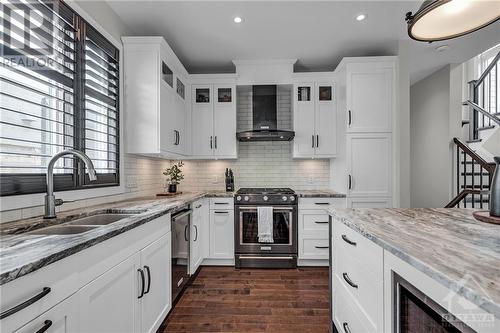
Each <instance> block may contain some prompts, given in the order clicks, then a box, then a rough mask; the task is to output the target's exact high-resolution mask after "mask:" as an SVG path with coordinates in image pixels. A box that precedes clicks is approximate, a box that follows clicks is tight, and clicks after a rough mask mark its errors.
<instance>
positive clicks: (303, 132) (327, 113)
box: [293, 80, 337, 158]
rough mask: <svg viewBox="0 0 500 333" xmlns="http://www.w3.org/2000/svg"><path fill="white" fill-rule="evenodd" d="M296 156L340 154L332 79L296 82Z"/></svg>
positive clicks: (294, 147) (326, 156)
mask: <svg viewBox="0 0 500 333" xmlns="http://www.w3.org/2000/svg"><path fill="white" fill-rule="evenodd" d="M293 123H294V131H295V138H294V142H293V157H294V158H314V157H316V158H331V157H335V156H336V154H337V109H336V100H335V86H334V84H333V82H331V81H327V80H325V81H318V80H316V81H311V82H299V83H296V84H295V85H294V112H293Z"/></svg>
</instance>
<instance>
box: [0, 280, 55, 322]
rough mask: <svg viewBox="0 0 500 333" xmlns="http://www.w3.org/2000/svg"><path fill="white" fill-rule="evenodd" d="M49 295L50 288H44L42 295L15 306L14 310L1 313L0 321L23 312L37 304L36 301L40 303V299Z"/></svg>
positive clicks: (39, 294)
mask: <svg viewBox="0 0 500 333" xmlns="http://www.w3.org/2000/svg"><path fill="white" fill-rule="evenodd" d="M48 293H50V288H49V287H44V288H43V289H42V291H41V292H40V293H38V294H36V295H35V296H33V297H31V298H30V299H28V300H26V301H24V302H22V303H21V304H18V305H16V306H14V307H13V308H10V309H7V310H5V311H3V312H2V313H0V319H4V318H7V317H8V316H11V315H13V314H14V313H16V312H19V311H21V310H22V309H24V308H26V307H28V306H30V305H31V304H33V303H35V302H36V301H38V300H40V299H42V298H43V297H45V296H46V295H47V294H48Z"/></svg>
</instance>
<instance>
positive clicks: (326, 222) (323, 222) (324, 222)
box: [314, 221, 329, 224]
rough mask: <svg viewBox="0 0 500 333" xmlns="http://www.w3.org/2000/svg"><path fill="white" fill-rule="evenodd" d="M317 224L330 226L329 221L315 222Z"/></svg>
mask: <svg viewBox="0 0 500 333" xmlns="http://www.w3.org/2000/svg"><path fill="white" fill-rule="evenodd" d="M314 223H316V224H328V223H329V222H328V221H314Z"/></svg>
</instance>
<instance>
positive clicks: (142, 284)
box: [137, 268, 145, 298]
mask: <svg viewBox="0 0 500 333" xmlns="http://www.w3.org/2000/svg"><path fill="white" fill-rule="evenodd" d="M137 271H138V272H139V275H140V276H141V294H140V295H139V296H138V297H137V298H142V296H144V287H145V286H144V284H145V278H144V271H143V270H142V269H140V268H138V269H137Z"/></svg>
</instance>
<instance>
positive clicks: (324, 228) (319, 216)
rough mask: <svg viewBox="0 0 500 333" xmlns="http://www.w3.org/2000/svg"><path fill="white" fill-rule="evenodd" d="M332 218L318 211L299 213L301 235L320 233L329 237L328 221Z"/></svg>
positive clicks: (302, 211)
mask: <svg viewBox="0 0 500 333" xmlns="http://www.w3.org/2000/svg"><path fill="white" fill-rule="evenodd" d="M329 218H330V216H329V215H328V214H326V213H321V212H318V211H317V210H301V211H300V212H299V219H300V220H299V233H308V232H318V231H319V233H320V234H322V233H324V235H325V237H328V223H329V222H328V221H329Z"/></svg>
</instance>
